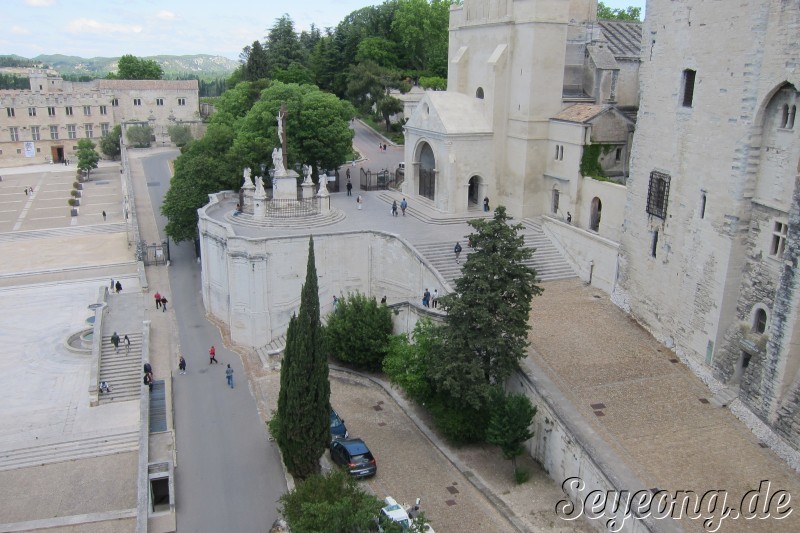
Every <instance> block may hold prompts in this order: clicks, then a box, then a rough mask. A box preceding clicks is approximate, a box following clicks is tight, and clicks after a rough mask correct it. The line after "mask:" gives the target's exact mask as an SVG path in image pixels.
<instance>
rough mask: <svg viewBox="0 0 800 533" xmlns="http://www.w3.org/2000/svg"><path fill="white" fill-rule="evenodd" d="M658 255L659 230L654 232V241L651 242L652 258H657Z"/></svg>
mask: <svg viewBox="0 0 800 533" xmlns="http://www.w3.org/2000/svg"><path fill="white" fill-rule="evenodd" d="M657 253H658V230H654V231H653V240H652V241H650V257H655V256H656V254H657Z"/></svg>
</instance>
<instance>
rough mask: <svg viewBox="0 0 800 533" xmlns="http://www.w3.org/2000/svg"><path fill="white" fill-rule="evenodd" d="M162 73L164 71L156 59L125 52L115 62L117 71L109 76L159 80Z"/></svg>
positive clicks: (124, 78) (121, 78)
mask: <svg viewBox="0 0 800 533" xmlns="http://www.w3.org/2000/svg"><path fill="white" fill-rule="evenodd" d="M163 75H164V71H163V70H162V69H161V65H159V64H158V63H157V62H156V61H154V60H152V59H141V58H138V57H136V56H134V55H131V54H126V55H124V56H122V57H121V58H119V61H118V62H117V73H116V74H114V75H113V76H109V77H113V78H114V79H118V80H160V79H161V77H162V76H163Z"/></svg>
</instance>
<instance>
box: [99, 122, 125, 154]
mask: <svg viewBox="0 0 800 533" xmlns="http://www.w3.org/2000/svg"><path fill="white" fill-rule="evenodd" d="M120 137H122V126H121V125H119V124H117V125H116V126H114V127H113V128H111V131H109V132H108V133H107V134H105V135H103V136H102V137H101V138H100V151H101V152H103V154H104V155H105V156H106V157H108V158H109V159H116V158H118V157H119V154H120V149H119V139H120Z"/></svg>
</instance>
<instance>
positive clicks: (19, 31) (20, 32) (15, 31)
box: [11, 26, 31, 35]
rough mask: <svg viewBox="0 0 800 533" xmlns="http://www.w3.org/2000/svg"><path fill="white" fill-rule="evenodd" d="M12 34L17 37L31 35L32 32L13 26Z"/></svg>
mask: <svg viewBox="0 0 800 533" xmlns="http://www.w3.org/2000/svg"><path fill="white" fill-rule="evenodd" d="M11 33H13V34H15V35H30V34H31V30H29V29H28V28H23V27H22V26H11Z"/></svg>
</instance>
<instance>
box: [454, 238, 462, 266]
mask: <svg viewBox="0 0 800 533" xmlns="http://www.w3.org/2000/svg"><path fill="white" fill-rule="evenodd" d="M453 251H454V252H455V254H456V263H458V256H460V255H461V243H460V242H457V243H456V246H455V248H453Z"/></svg>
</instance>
